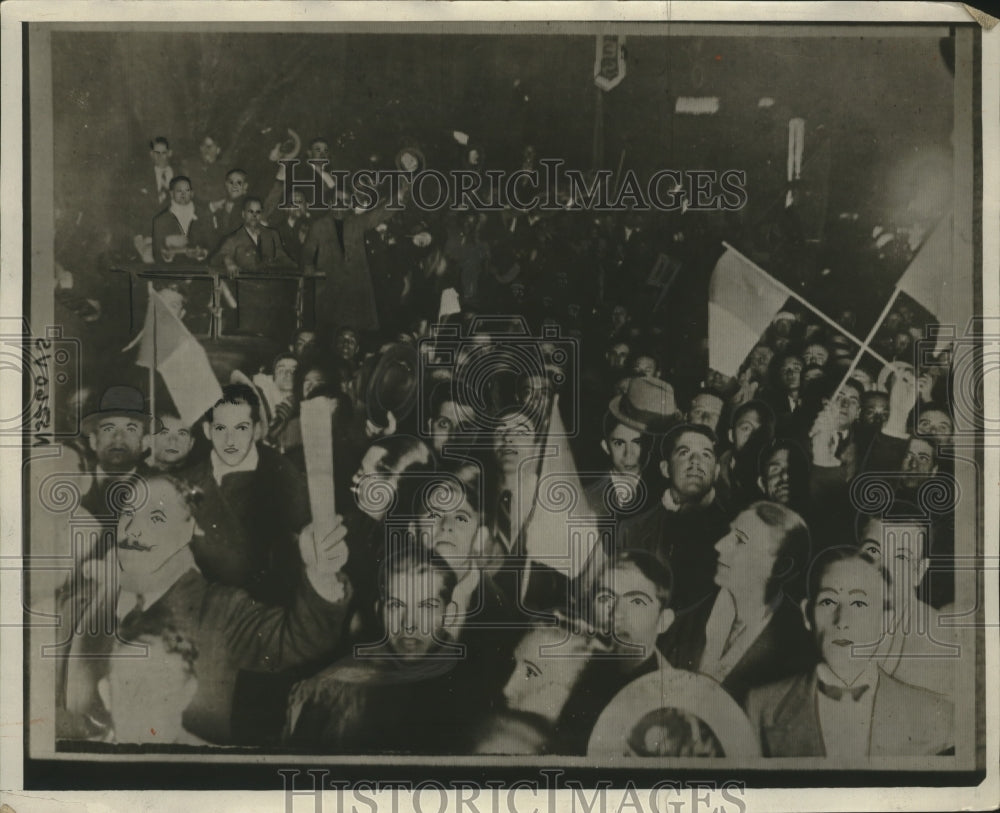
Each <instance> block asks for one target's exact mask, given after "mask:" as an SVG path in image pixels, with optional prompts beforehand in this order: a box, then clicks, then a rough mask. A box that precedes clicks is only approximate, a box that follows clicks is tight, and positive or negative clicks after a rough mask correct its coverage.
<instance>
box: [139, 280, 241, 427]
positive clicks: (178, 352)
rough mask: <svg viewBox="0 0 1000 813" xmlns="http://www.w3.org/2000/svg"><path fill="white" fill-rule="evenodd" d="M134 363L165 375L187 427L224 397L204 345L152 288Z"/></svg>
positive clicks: (166, 382)
mask: <svg viewBox="0 0 1000 813" xmlns="http://www.w3.org/2000/svg"><path fill="white" fill-rule="evenodd" d="M130 346H131V345H130ZM126 349H127V348H126ZM135 363H136V364H138V365H139V366H140V367H148V368H150V369H155V370H156V371H157V372H159V373H160V375H161V376H163V381H164V383H165V384H166V385H167V389H168V390H170V396H171V398H173V401H174V405H175V406H176V407H177V411H178V413H180V418H181V420H182V421H184V423H185V424H187V425H188V426H192V425H194V424H195V423H196V422H197V421H198V419H199V418H201V416H202V415H203V414H204V413H205V410H207V409H208V408H209V407H211V406H213V405H214V404H215V403H216V401H218V400H219V399H220V398H221V397H222V387H221V386H219V380H218V379H217V378H216V377H215V373H214V372H213V371H212V365H211V364H210V363H209V361H208V356H207V355H206V353H205V348H203V347H202V346H201V344H199V343H198V340H197V339H196V338H195V337H194V336H193V335H191V331H189V330H188V329H187V328H186V327H185V326H184V323H183V322H182V321H181V319H180V317H179V316H178V315H177V313H176V312H175V311H174V310H173V309H172V308H170V307H169V306H168V305H167V303H166V302H164V301H163V299H162V298H161V296H160V294H159V293H158V292H156V291H154V290H152V288H151V289H150V292H149V307H148V308H147V309H146V324H145V325H143V328H142V334H141V339H140V342H139V355H138V357H137V358H136V360H135Z"/></svg>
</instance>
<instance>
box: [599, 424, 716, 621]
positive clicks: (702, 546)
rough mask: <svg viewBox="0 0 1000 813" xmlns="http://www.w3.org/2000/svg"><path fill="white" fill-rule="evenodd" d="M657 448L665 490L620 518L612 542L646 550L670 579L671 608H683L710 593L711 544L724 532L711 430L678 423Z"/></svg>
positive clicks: (630, 548)
mask: <svg viewBox="0 0 1000 813" xmlns="http://www.w3.org/2000/svg"><path fill="white" fill-rule="evenodd" d="M660 450H661V454H662V460H661V461H660V473H661V474H662V475H663V477H665V478H666V480H667V488H666V489H665V490H664V491H663V494H662V495H661V497H660V500H659V503H658V504H657V505H655V506H654V507H653V508H651V509H649V510H648V511H646V512H644V513H642V514H640V515H639V516H637V517H630V518H629V519H626V520H623V521H622V523H621V525H620V526H619V529H618V534H617V539H616V540H614V541H613V543H612V544H613V547H614V549H615V550H645V551H648V552H650V553H652V554H653V555H655V556H656V557H657V558H658V559H660V561H661V562H663V563H664V564H666V565H667V566H668V567H669V569H670V572H671V573H673V574H674V576H675V579H676V590H675V592H674V605H673V606H674V609H675V610H677V611H678V612H683V611H685V610H688V609H690V608H692V607H694V606H696V605H697V604H698V603H699V602H702V601H704V600H705V599H706V598H707V597H708V596H709V595H710V594H711V593H712V589H713V585H712V576H713V574H714V572H715V552H714V550H713V548H712V545H714V544H715V541H716V540H717V539H719V537H721V536H722V535H723V534H724V533H725V532H726V528H727V526H728V517H727V515H726V512H725V511H724V509H723V508H722V506H721V505H720V504H719V501H718V499H717V497H716V493H715V479H716V477H718V475H719V463H718V458H717V457H716V452H715V433H714V432H712V430H711V429H709V428H708V427H707V426H699V425H695V424H680V425H679V426H676V427H674V428H673V429H672V430H671V431H670V432H669V433H668V434H667V435H666V437H664V439H663V442H662V444H661V447H660ZM609 553H612V552H609Z"/></svg>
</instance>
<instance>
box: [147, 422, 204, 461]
mask: <svg viewBox="0 0 1000 813" xmlns="http://www.w3.org/2000/svg"><path fill="white" fill-rule="evenodd" d="M157 413H158V415H157V417H156V423H157V426H156V432H155V433H154V434H153V439H152V452H151V454H150V459H149V464H150V466H151V467H152V468H153V469H156V470H157V471H176V470H178V469H180V468H183V466H184V465H185V463H186V461H187V459H188V455H189V454H191V450H192V449H193V448H194V435H193V434H192V433H191V427H190V426H188V425H187V424H185V423H184V421H183V420H181V417H180V415H178V414H177V410H176V409H173V408H172V407H166V408H159V407H158V408H157Z"/></svg>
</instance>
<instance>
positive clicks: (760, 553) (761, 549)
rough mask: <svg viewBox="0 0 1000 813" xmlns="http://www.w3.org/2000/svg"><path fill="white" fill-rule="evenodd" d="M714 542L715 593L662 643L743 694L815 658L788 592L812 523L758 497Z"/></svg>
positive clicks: (678, 658)
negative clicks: (808, 523)
mask: <svg viewBox="0 0 1000 813" xmlns="http://www.w3.org/2000/svg"><path fill="white" fill-rule="evenodd" d="M715 550H716V552H717V554H718V561H717V564H716V572H715V583H716V585H718V587H717V588H716V592H715V594H714V596H713V598H712V600H711V601H707V602H703V603H702V604H701V605H699V606H698V607H697V608H696V609H695V610H694V611H693V612H691V613H689V614H688V615H686V616H682V617H680V618H678V619H677V621H676V622H675V623H674V625H673V626H672V627H671V628H670V629H669V630H668V631H667V633H666V635H664V636H663V638H661V640H660V642H659V646H660V649H661V651H663V652H664V654H665V655H666V657H667V660H669V661H670V663H671V664H673V665H674V666H675V667H677V668H678V669H688V670H690V671H692V672H701V673H703V674H706V675H708V676H709V677H712V678H715V679H716V680H717V681H719V682H720V683H721V684H722V688H724V689H725V690H726V691H728V692H729V694H730V695H732V697H733V698H735V699H736V701H737V702H742V701H743V699H744V698H745V697H746V694H747V692H748V691H749V690H750V689H751V688H753V687H755V686H762V685H764V684H766V683H770V682H771V681H774V680H777V679H779V678H781V677H785V676H787V675H790V674H795V673H796V672H799V671H801V670H803V669H807V668H810V667H811V666H812V665H813V664H814V663H815V662H816V655H815V650H814V648H813V643H812V638H811V636H810V635H809V634H808V632H807V631H806V628H805V626H804V625H803V623H802V617H801V615H800V613H799V608H798V606H797V605H796V604H795V601H794V599H793V598H791V597H790V596H789V595H788V594H787V593H788V592H790V591H789V589H788V585H789V584H790V582H791V580H792V579H793V578H794V577H795V576H797V575H799V574H801V573H802V572H803V570H804V568H805V564H806V562H807V561H808V560H809V530H808V529H807V528H806V525H805V523H804V522H803V521H802V518H801V517H800V516H799V515H798V514H796V513H795V512H794V511H792V510H791V509H789V508H787V507H786V506H783V505H780V504H778V503H772V502H757V503H754V504H753V505H751V506H750V507H749V508H747V509H746V510H745V511H743V512H741V513H740V514H738V515H737V516H736V518H735V519H734V520H733V522H732V525H731V526H730V530H729V533H728V534H726V535H725V536H724V537H723V538H722V539H720V540H719V541H718V542H717V543H716V545H715ZM677 578H680V576H677Z"/></svg>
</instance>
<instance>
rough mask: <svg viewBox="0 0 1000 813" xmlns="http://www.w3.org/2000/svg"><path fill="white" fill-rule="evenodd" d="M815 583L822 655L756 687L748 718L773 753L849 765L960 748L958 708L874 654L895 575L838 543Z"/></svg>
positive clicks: (812, 600)
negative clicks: (890, 670) (889, 669)
mask: <svg viewBox="0 0 1000 813" xmlns="http://www.w3.org/2000/svg"><path fill="white" fill-rule="evenodd" d="M809 584H810V590H809V596H808V598H806V599H804V600H803V602H802V609H803V612H804V614H805V617H806V624H807V626H808V627H809V629H810V631H811V632H812V633H813V636H814V639H815V641H816V645H817V647H818V649H819V651H820V654H821V658H822V660H821V662H820V663H819V664H818V665H817V666H816V668H815V669H814V670H810V671H808V672H803V673H801V674H798V675H794V676H792V677H789V678H785V679H784V680H781V681H778V682H776V683H772V684H770V685H768V686H763V687H761V688H758V689H754V690H752V691H751V692H750V694H749V696H748V698H747V704H746V707H747V714H748V716H749V717H750V721H751V723H752V724H753V726H754V728H755V729H756V731H757V732H758V734H759V736H760V740H761V750H762V752H763V754H764V756H771V757H807V756H814V757H816V756H818V757H824V756H825V757H832V758H834V759H835V760H836V761H837V766H838V767H843V766H846V765H854V764H864V763H866V762H867V761H868V760H869V759H871V758H873V757H900V756H934V755H943V754H948V753H953V751H954V745H955V735H954V707H953V705H952V704H951V703H950V702H949V701H948V700H947V699H946V698H945V697H944V696H942V695H939V694H935V693H934V692H931V691H928V690H926V689H921V688H917V687H916V686H911V685H909V684H907V683H903V682H902V681H899V680H897V679H896V678H894V677H892V676H890V675H888V674H886V673H885V672H884V671H882V669H881V668H880V667H879V666H878V663H877V660H876V659H875V658H874V657H873V656H874V655H875V654H876V653H877V651H878V650H877V645H878V643H879V641H880V640H881V639H882V638H883V637H884V636H885V635H886V634H887V630H888V629H890V626H891V621H892V616H893V609H892V601H891V595H892V588H891V579H890V577H889V575H888V573H887V571H885V570H884V569H883V568H881V567H880V566H879V565H878V564H877V563H876V562H875V561H874V560H873V559H871V558H870V557H868V556H867V555H866V554H860V555H859V554H857V552H856V551H854V550H853V549H849V548H846V549H845V548H833V549H828V550H827V551H824V552H823V553H822V554H820V556H819V557H817V559H816V561H815V562H814V563H813V565H812V567H811V569H810V573H809Z"/></svg>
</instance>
